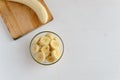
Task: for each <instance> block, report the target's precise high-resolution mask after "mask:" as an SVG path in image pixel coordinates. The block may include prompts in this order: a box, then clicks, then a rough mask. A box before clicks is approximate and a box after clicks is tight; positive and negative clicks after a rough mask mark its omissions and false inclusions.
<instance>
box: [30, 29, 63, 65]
mask: <svg viewBox="0 0 120 80" xmlns="http://www.w3.org/2000/svg"><path fill="white" fill-rule="evenodd" d="M46 32H47V33H52V34H54V35H56V36H57V37H58V38H59V39H60V41H61V43H62V46H63V50H62V53H61V56H60V58H59V59H58V60H56V61H55V62H53V63H50V64H44V63H40V62H38V61H37V60H36V59H35V58H34V57H33V55H32V52H31V45H32V41H33V40H34V39H35V37H36V36H38V35H39V34H42V33H46ZM29 50H30V54H31V56H32V58H33V59H34V60H35V61H36V62H37V63H38V64H41V65H44V66H49V65H53V64H55V63H57V62H58V61H59V60H60V59H61V58H62V56H63V53H64V43H63V40H62V38H61V37H60V36H59V35H58V34H57V33H55V32H52V31H41V32H39V33H37V34H36V35H35V36H33V38H32V39H31V41H30V45H29Z"/></svg>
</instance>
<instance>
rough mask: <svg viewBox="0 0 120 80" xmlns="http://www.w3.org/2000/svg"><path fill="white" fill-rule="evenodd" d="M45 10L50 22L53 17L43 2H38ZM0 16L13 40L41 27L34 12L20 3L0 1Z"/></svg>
mask: <svg viewBox="0 0 120 80" xmlns="http://www.w3.org/2000/svg"><path fill="white" fill-rule="evenodd" d="M39 1H40V2H41V3H42V4H43V5H44V7H45V8H46V9H47V12H48V14H49V20H48V22H50V21H51V20H52V19H53V17H52V15H51V13H50V11H49V9H48V7H47V6H46V4H45V2H44V1H43V0H39ZM0 14H1V16H2V18H3V21H4V22H5V24H6V26H7V28H8V30H9V32H10V34H11V36H12V38H13V39H18V38H20V37H21V36H23V35H25V34H27V33H28V32H30V31H32V30H34V29H36V28H38V27H40V26H42V25H43V24H42V23H41V22H40V21H39V20H38V17H37V15H36V14H35V12H34V11H33V10H32V9H31V8H29V7H27V6H25V5H23V4H20V3H14V2H8V1H6V0H0Z"/></svg>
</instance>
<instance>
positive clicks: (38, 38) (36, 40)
mask: <svg viewBox="0 0 120 80" xmlns="http://www.w3.org/2000/svg"><path fill="white" fill-rule="evenodd" d="M39 40H40V37H39V36H37V37H35V38H34V40H33V44H38V42H39Z"/></svg>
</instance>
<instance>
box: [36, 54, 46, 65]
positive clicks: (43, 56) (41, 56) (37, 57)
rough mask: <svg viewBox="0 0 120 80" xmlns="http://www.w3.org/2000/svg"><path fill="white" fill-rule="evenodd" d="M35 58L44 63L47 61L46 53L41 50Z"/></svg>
mask: <svg viewBox="0 0 120 80" xmlns="http://www.w3.org/2000/svg"><path fill="white" fill-rule="evenodd" d="M34 58H35V60H36V61H38V62H40V63H42V62H44V61H45V54H44V53H41V52H39V53H37V54H35V56H34Z"/></svg>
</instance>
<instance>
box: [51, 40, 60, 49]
mask: <svg viewBox="0 0 120 80" xmlns="http://www.w3.org/2000/svg"><path fill="white" fill-rule="evenodd" d="M50 46H51V48H52V49H57V48H58V47H59V42H58V41H57V40H51V42H50Z"/></svg>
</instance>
